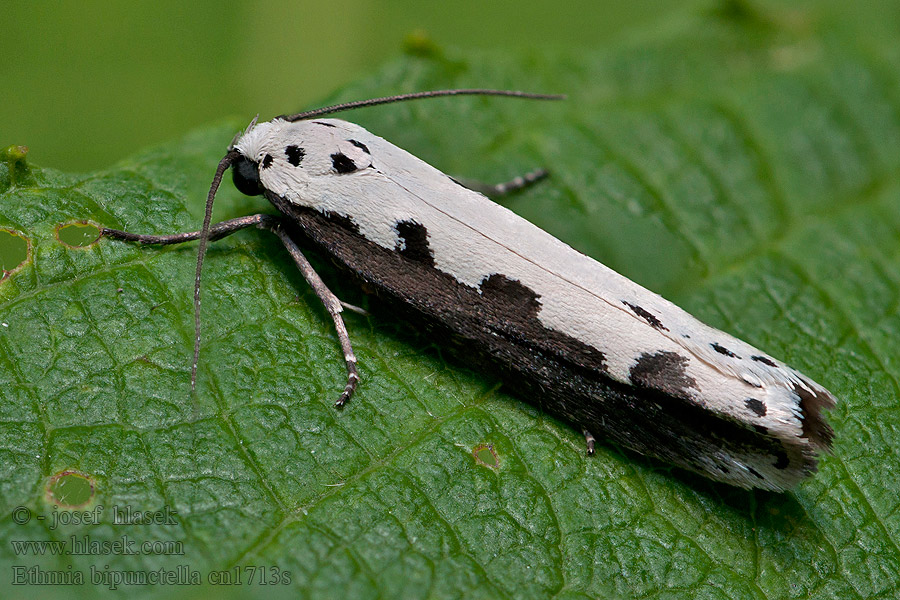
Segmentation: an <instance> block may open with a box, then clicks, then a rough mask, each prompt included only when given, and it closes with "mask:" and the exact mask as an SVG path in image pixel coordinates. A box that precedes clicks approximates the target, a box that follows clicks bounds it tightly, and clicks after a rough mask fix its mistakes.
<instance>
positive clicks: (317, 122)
mask: <svg viewBox="0 0 900 600" xmlns="http://www.w3.org/2000/svg"><path fill="white" fill-rule="evenodd" d="M313 123H315V124H316V125H321V126H323V127H334V125H332V124H331V123H323V122H322V121H313Z"/></svg>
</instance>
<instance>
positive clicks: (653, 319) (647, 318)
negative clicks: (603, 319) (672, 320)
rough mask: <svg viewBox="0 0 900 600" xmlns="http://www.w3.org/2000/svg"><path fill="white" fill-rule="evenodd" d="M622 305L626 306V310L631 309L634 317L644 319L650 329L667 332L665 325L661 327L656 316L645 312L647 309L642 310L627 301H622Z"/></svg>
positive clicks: (647, 311)
mask: <svg viewBox="0 0 900 600" xmlns="http://www.w3.org/2000/svg"><path fill="white" fill-rule="evenodd" d="M622 304H624V305H625V306H627V307H628V308H630V309H631V312H633V313H634V314H636V315H637V316H639V317H640V318H642V319H644V320H645V321H647V323H648V324H649V325H650V326H651V327H653V329H658V330H661V331H668V330H669V328H668V327H666V326H665V325H663V324H662V321H660V320H659V318H658V317H657V316H656V315H654V314H653V313H652V312H650V311H649V310H647V309H645V308H643V307H641V306H637V305H635V304H631V303H630V302H628V301H626V300H622Z"/></svg>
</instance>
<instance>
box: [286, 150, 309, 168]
mask: <svg viewBox="0 0 900 600" xmlns="http://www.w3.org/2000/svg"><path fill="white" fill-rule="evenodd" d="M284 155H285V156H287V159H288V162H289V163H291V164H292V165H294V166H295V167H299V166H300V161H301V160H303V157H304V156H306V151H305V150H304V149H303V148H301V147H300V146H288V147H286V148H285V149H284Z"/></svg>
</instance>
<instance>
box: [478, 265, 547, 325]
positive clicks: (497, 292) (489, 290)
mask: <svg viewBox="0 0 900 600" xmlns="http://www.w3.org/2000/svg"><path fill="white" fill-rule="evenodd" d="M479 289H480V290H481V294H482V296H484V297H485V298H486V299H488V300H499V301H500V302H502V303H503V304H505V305H506V306H507V307H508V311H509V312H510V313H511V314H516V315H517V316H518V317H521V318H525V319H533V318H535V317H537V314H538V312H540V310H541V303H540V302H539V301H538V298H540V296H539V295H538V294H537V293H535V292H534V290H532V289H531V288H529V287H528V286H525V285H523V284H522V283H521V282H520V281H517V280H515V279H510V278H509V277H507V276H506V275H501V274H500V273H494V274H493V275H489V276H487V277H485V278H484V279H483V280H482V281H481V285H480V286H479Z"/></svg>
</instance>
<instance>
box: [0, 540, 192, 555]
mask: <svg viewBox="0 0 900 600" xmlns="http://www.w3.org/2000/svg"><path fill="white" fill-rule="evenodd" d="M9 543H10V545H11V546H12V550H13V553H14V554H15V555H16V556H47V555H50V556H81V555H87V556H104V555H109V554H125V555H129V554H133V555H138V554H153V555H164V556H183V555H184V542H181V541H178V540H147V541H143V542H137V541H135V540H134V538H131V537H129V536H127V535H123V536H122V537H121V538H119V539H117V540H113V541H110V540H94V539H91V536H90V535H72V536H69V539H67V540H10V542H9Z"/></svg>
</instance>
